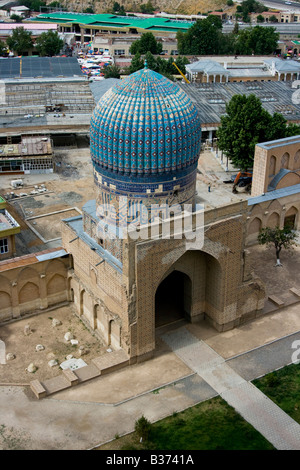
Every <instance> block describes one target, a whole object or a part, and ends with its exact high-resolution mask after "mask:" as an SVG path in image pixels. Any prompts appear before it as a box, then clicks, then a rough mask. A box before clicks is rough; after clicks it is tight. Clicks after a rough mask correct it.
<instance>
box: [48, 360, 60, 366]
mask: <svg viewBox="0 0 300 470" xmlns="http://www.w3.org/2000/svg"><path fill="white" fill-rule="evenodd" d="M57 365H58V362H57V360H56V359H51V361H49V362H48V366H49V367H54V366H57Z"/></svg>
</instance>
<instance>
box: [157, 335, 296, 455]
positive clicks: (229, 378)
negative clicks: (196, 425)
mask: <svg viewBox="0 0 300 470" xmlns="http://www.w3.org/2000/svg"><path fill="white" fill-rule="evenodd" d="M162 339H163V340H164V341H165V342H166V343H167V344H168V345H169V346H170V347H171V348H172V350H173V351H174V352H175V353H176V354H177V355H178V356H179V357H180V358H181V359H182V361H183V362H185V363H186V364H187V365H188V367H190V368H191V369H192V370H194V371H195V372H196V373H197V374H198V375H199V376H200V377H201V378H203V379H204V380H205V382H207V383H208V384H209V385H210V387H212V388H213V389H214V390H215V391H216V392H217V393H218V394H219V395H220V396H221V397H222V398H223V399H224V400H225V401H226V402H227V403H228V404H229V405H231V406H232V407H234V408H235V409H236V410H237V411H238V412H239V413H240V414H241V416H243V418H244V419H245V420H246V421H248V422H249V423H250V424H251V425H252V426H253V427H254V428H255V429H257V430H258V431H259V432H260V433H261V434H262V435H263V436H264V437H265V438H266V439H267V440H268V441H269V442H271V444H273V446H274V447H275V448H276V449H278V450H300V425H299V424H298V423H296V422H295V421H294V420H293V419H292V418H291V417H290V416H288V415H287V414H286V413H285V412H284V411H283V410H282V409H281V408H279V407H278V406H277V405H276V404H275V403H274V402H272V401H271V400H270V399H269V398H268V397H266V396H265V395H264V394H263V393H262V392H261V391H260V390H258V389H257V388H256V387H255V386H254V385H253V384H251V383H249V382H247V381H246V380H245V379H244V378H243V377H242V376H241V375H239V374H237V373H236V372H235V371H234V370H233V369H232V368H231V367H230V366H229V365H228V364H227V363H226V362H225V360H224V359H223V358H222V357H221V356H219V354H217V353H216V352H215V351H214V350H213V349H211V348H210V347H209V346H208V345H207V344H205V343H204V342H203V341H199V340H198V339H197V338H196V337H195V336H194V335H192V334H191V333H190V332H189V331H188V330H187V329H186V328H180V329H178V330H176V331H174V332H171V333H168V334H165V335H163V336H162Z"/></svg>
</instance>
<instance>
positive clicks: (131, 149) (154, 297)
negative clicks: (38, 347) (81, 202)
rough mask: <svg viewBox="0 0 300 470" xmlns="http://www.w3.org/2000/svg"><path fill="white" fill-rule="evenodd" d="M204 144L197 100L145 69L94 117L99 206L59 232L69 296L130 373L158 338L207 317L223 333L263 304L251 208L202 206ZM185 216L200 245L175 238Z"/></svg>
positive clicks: (108, 97)
mask: <svg viewBox="0 0 300 470" xmlns="http://www.w3.org/2000/svg"><path fill="white" fill-rule="evenodd" d="M200 145H201V125H200V119H199V117H198V113H197V110H196V107H195V105H194V104H193V102H192V100H191V99H190V98H189V97H188V96H187V94H186V93H185V92H184V91H183V90H182V88H180V87H179V86H178V85H177V84H176V83H173V82H171V81H170V80H168V79H167V78H165V77H163V76H162V75H160V74H158V73H156V72H154V71H152V70H150V69H148V68H147V65H145V67H144V68H143V69H142V70H139V71H138V72H135V73H134V74H132V75H130V76H129V77H127V78H126V79H124V80H121V81H119V82H118V83H117V84H115V85H114V86H113V87H112V88H111V89H110V90H108V91H107V92H106V93H105V95H104V96H103V97H102V98H101V99H100V101H99V103H98V105H97V106H96V108H95V110H94V113H93V115H92V119H91V127H90V149H91V158H92V162H93V171H94V186H95V199H94V200H92V201H89V202H88V203H86V204H85V206H83V209H82V215H79V216H76V217H72V218H69V219H65V220H64V221H63V226H62V243H63V247H64V249H65V250H66V252H67V253H69V254H70V255H71V256H72V268H71V269H70V270H69V272H68V291H69V294H70V300H72V301H74V307H75V309H76V312H77V314H78V316H79V317H80V318H81V319H82V321H83V322H84V323H85V324H86V325H87V326H88V327H89V328H91V329H92V330H93V331H94V333H95V334H96V335H99V337H101V339H102V340H104V341H105V343H106V344H107V345H111V346H112V348H114V349H123V351H125V353H126V354H127V355H128V358H129V360H130V363H134V362H136V361H141V360H145V359H147V358H150V357H151V356H152V355H153V352H154V350H155V329H156V328H157V327H160V326H162V325H167V324H169V323H171V322H174V321H176V320H179V319H183V318H184V319H186V320H187V321H190V322H196V321H198V320H200V319H203V318H205V319H206V320H207V321H209V322H210V323H211V324H212V325H213V326H214V327H215V328H216V329H217V330H218V331H225V330H227V329H230V328H233V327H235V326H237V325H239V324H241V323H242V322H244V321H246V320H248V319H250V318H255V316H257V315H258V314H259V313H260V312H261V310H262V308H263V305H264V296H265V292H264V287H263V285H262V283H261V282H260V281H259V279H253V278H252V276H251V273H250V269H249V265H248V259H247V252H246V250H245V237H246V228H245V227H246V220H247V211H248V206H247V201H245V200H238V201H237V202H234V203H232V204H229V205H228V204H227V205H224V206H222V204H221V205H220V206H219V207H218V208H214V209H209V208H208V209H206V210H205V211H204V210H202V211H201V210H199V208H198V207H197V206H196V197H195V196H196V177H197V164H198V158H199V155H200ZM170 207H171V208H172V210H170ZM174 207H175V208H176V210H178V212H177V213H175V209H174ZM173 209H174V211H173ZM187 214H189V216H190V218H189V220H190V221H191V227H190V233H194V234H195V237H196V239H197V243H191V242H190V241H189V237H188V236H187V233H186V232H184V233H183V232H182V233H183V235H182V236H179V232H180V230H179V232H178V227H181V229H182V227H183V225H182V224H183V219H184V217H185V216H186V215H187ZM199 214H202V219H200V218H199V217H198V215H199ZM178 220H179V221H180V224H181V225H180V224H179V225H176V221H178ZM165 221H168V225H167V227H169V228H170V236H165V235H166V233H164V228H165V225H164V224H165ZM153 227H154V228H155V230H156V231H154V232H152V231H151V230H152V229H153ZM153 233H154V234H155V236H150V235H152V234H153ZM182 233H181V234H182ZM199 233H201V234H202V238H201V237H199V238H197V236H196V235H197V234H199ZM145 234H146V236H145ZM142 235H144V236H142ZM200 238H201V243H200V242H199V240H200Z"/></svg>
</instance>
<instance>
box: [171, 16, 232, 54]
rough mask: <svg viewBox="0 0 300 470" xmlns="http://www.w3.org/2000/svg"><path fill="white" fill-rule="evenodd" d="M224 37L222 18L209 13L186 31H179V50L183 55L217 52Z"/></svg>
mask: <svg viewBox="0 0 300 470" xmlns="http://www.w3.org/2000/svg"><path fill="white" fill-rule="evenodd" d="M222 39H223V35H222V21H221V19H220V18H219V17H217V16H214V15H209V16H208V17H207V18H204V19H203V20H197V21H196V22H195V23H194V24H193V26H191V27H190V28H189V29H188V31H187V32H186V33H183V32H180V31H179V32H178V33H177V46H178V51H179V54H182V55H188V54H189V55H208V54H217V53H218V52H219V47H220V43H221V42H222Z"/></svg>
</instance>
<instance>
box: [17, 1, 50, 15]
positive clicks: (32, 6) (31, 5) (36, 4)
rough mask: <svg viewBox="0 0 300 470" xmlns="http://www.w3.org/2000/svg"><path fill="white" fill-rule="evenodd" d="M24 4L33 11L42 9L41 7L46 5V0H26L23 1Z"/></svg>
mask: <svg viewBox="0 0 300 470" xmlns="http://www.w3.org/2000/svg"><path fill="white" fill-rule="evenodd" d="M22 5H24V6H25V7H27V8H29V9H30V10H31V11H38V12H39V11H40V7H44V6H46V2H45V1H44V0H24V1H22Z"/></svg>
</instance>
